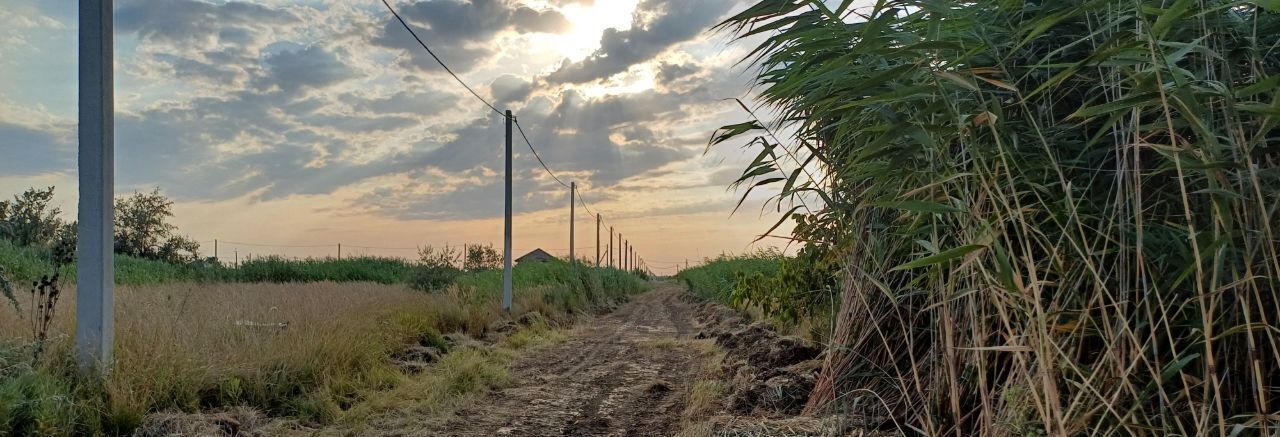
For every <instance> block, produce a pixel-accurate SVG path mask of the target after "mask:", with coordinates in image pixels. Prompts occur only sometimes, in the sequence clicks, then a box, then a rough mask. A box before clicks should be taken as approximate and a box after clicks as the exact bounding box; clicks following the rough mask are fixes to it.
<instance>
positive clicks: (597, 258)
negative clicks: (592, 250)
mask: <svg viewBox="0 0 1280 437" xmlns="http://www.w3.org/2000/svg"><path fill="white" fill-rule="evenodd" d="M596 267H600V213H596Z"/></svg>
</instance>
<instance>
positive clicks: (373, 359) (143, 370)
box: [0, 263, 646, 435]
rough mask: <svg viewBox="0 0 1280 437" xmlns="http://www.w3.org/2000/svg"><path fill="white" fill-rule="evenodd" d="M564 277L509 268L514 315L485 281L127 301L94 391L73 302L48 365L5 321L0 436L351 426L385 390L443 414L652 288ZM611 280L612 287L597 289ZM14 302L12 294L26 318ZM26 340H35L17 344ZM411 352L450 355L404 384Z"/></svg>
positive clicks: (0, 351) (156, 288)
mask: <svg viewBox="0 0 1280 437" xmlns="http://www.w3.org/2000/svg"><path fill="white" fill-rule="evenodd" d="M572 269H573V267H571V266H569V265H568V264H566V263H545V264H534V265H527V266H519V267H517V268H516V270H515V271H516V272H517V275H518V276H519V277H520V278H522V280H521V282H520V284H521V285H520V286H519V287H517V288H516V293H515V297H516V300H515V305H514V308H513V310H512V312H511V313H510V314H507V313H506V312H504V311H503V310H502V309H501V308H500V306H499V296H500V295H501V288H500V287H499V288H496V289H491V288H487V286H485V285H483V284H488V283H490V282H491V281H490V280H489V279H488V278H487V276H490V275H492V274H493V273H492V272H489V271H485V272H478V273H472V274H466V275H463V276H462V277H460V278H459V282H463V283H467V284H469V285H467V286H466V288H465V289H464V288H463V287H460V286H450V287H447V288H446V289H443V290H440V291H439V292H437V293H422V292H417V291H412V290H410V289H408V288H407V287H405V286H403V285H378V284H372V283H351V284H336V283H331V282H326V283H308V284H236V283H208V284H192V283H177V284H162V285H149V286H134V287H126V288H121V289H119V290H118V293H117V297H116V302H117V329H118V330H119V332H118V333H117V348H116V360H115V368H114V369H113V371H112V372H111V373H110V376H109V378H108V379H107V381H105V383H104V384H103V385H102V386H85V385H83V384H82V382H81V381H82V380H80V379H78V378H74V377H72V376H71V375H73V374H74V373H75V371H74V364H73V361H72V359H71V357H72V350H71V344H70V337H69V335H70V333H71V331H72V330H73V327H74V324H73V320H72V315H71V314H69V313H71V312H70V311H66V309H67V308H74V305H75V303H74V301H73V299H74V296H73V295H68V296H65V297H64V299H63V302H60V303H58V308H60V309H62V311H59V312H58V313H57V314H56V315H55V316H54V317H53V319H52V323H51V330H50V334H49V336H48V342H47V348H46V351H45V357H44V359H40V360H33V359H32V357H31V350H32V348H33V347H36V345H37V344H39V345H44V344H45V342H44V341H39V339H29V337H30V331H29V329H30V326H29V324H28V323H27V322H28V320H26V319H21V320H19V319H17V318H14V317H8V316H5V317H0V338H4V339H6V340H5V341H4V342H0V421H2V422H0V429H7V430H13V431H14V432H15V433H17V434H21V435H69V434H75V435H84V434H95V433H106V434H128V433H131V432H132V431H133V430H134V429H136V428H138V427H139V426H142V424H143V420H144V418H145V417H146V415H147V414H149V413H154V412H160V411H183V412H200V411H207V410H210V409H217V408H224V407H233V406H247V407H251V408H254V409H257V410H259V411H262V412H265V413H267V414H269V415H272V416H283V417H291V418H298V419H301V420H303V421H307V422H314V423H331V422H335V421H343V422H350V423H358V422H362V421H364V419H366V417H365V416H364V415H368V414H374V413H376V412H378V411H380V409H379V407H378V406H377V403H378V399H379V398H380V396H382V393H385V392H386V391H387V390H391V389H396V387H401V386H406V385H408V386H411V387H413V390H420V391H423V393H421V394H420V395H419V397H418V399H422V400H424V402H426V401H425V400H427V399H429V400H430V403H431V405H437V404H442V403H443V404H448V403H450V402H454V401H453V400H455V399H456V398H458V397H461V396H467V395H470V394H471V393H475V392H479V391H483V390H485V389H487V388H488V387H492V386H495V385H497V384H502V383H503V381H505V379H504V378H505V371H504V370H503V365H504V363H505V362H506V361H508V360H509V359H510V356H508V355H504V354H508V352H503V351H502V350H515V349H520V348H523V347H528V346H530V345H533V344H539V343H542V342H545V341H554V339H555V338H557V336H556V335H555V334H554V333H550V332H547V331H548V330H550V329H553V328H555V327H563V326H568V325H569V324H571V323H573V321H574V320H575V319H576V318H577V315H578V314H582V313H588V312H592V311H596V310H598V309H601V308H604V307H606V306H609V305H613V304H615V303H616V302H618V301H621V300H623V299H625V298H626V296H627V295H629V294H633V293H637V292H640V291H643V290H644V289H645V288H646V284H645V282H644V281H643V280H641V279H640V278H638V277H634V276H630V275H626V274H623V273H621V272H614V271H610V272H595V273H592V272H588V270H592V269H581V270H580V272H579V273H578V274H577V275H575V274H573V273H571V270H572ZM605 283H608V284H609V285H610V286H609V287H598V285H601V284H605ZM584 284H587V285H585V286H584ZM23 298H24V295H23V293H19V300H20V303H21V304H22V306H23V307H24V308H29V307H30V302H29V301H27V300H24V299H23ZM68 301H70V302H68ZM4 311H6V312H7V311H8V310H4ZM245 321H247V322H249V323H242V322H245ZM516 321H519V322H520V323H523V324H524V325H525V326H526V327H525V328H522V329H526V330H531V331H528V332H525V331H523V330H516V331H513V332H508V333H506V334H495V331H494V330H495V327H500V326H502V325H504V324H509V323H512V322H516ZM441 333H462V334H466V335H468V336H470V337H473V338H486V337H491V336H493V335H499V336H500V337H503V338H504V340H503V341H502V342H501V343H500V345H499V347H498V348H486V347H483V346H478V345H467V343H466V342H462V343H458V344H451V343H450V342H447V341H446V340H445V339H444V337H443V336H442V335H441ZM24 338H27V339H28V340H31V341H27V340H23V341H20V342H18V343H12V342H11V341H10V340H11V339H24ZM410 345H421V346H428V347H435V348H437V349H439V350H440V351H445V352H448V353H447V354H446V355H444V357H443V358H442V359H441V361H439V362H438V363H437V364H436V365H434V366H433V367H431V369H430V370H428V372H433V373H430V374H429V375H428V376H427V377H424V378H418V377H412V378H411V377H409V376H408V375H407V374H406V373H404V371H403V370H402V368H401V367H400V365H399V364H397V360H399V359H401V358H400V357H401V353H402V352H403V351H404V350H405V349H406V348H407V347H408V346H410ZM430 381H434V382H430ZM436 383H440V384H443V385H439V386H437V385H434V384H436ZM370 402H372V404H370ZM424 408H426V407H425V406H424ZM431 408H435V407H431Z"/></svg>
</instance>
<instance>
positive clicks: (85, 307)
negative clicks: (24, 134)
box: [75, 0, 115, 373]
mask: <svg viewBox="0 0 1280 437" xmlns="http://www.w3.org/2000/svg"><path fill="white" fill-rule="evenodd" d="M79 3H80V11H79V17H80V31H79V48H80V55H79V56H80V67H79V69H80V71H79V73H80V77H79V85H80V90H79V98H80V100H79V112H80V113H79V121H80V128H79V140H80V141H79V142H80V145H79V148H80V150H79V152H80V156H79V162H78V163H77V164H78V165H79V173H80V177H79V179H80V181H79V182H80V204H79V211H78V212H77V215H78V218H79V222H80V224H79V227H78V228H77V230H76V232H77V245H76V246H77V247H76V285H77V287H76V289H77V292H76V293H77V297H76V346H75V356H76V363H77V364H78V365H79V367H80V370H81V371H83V372H87V371H92V370H97V371H99V372H103V373H105V372H106V371H107V370H109V368H110V367H111V349H112V345H113V344H115V253H114V246H115V244H114V238H115V234H114V218H115V217H114V214H115V205H114V196H115V85H114V78H113V76H114V74H113V73H114V71H113V69H114V64H113V62H114V53H113V52H112V43H113V40H112V33H111V32H112V27H113V21H112V15H111V14H112V0H80V2H79Z"/></svg>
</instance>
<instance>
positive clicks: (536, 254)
mask: <svg viewBox="0 0 1280 437" xmlns="http://www.w3.org/2000/svg"><path fill="white" fill-rule="evenodd" d="M553 259H556V257H555V256H553V255H551V254H549V253H547V251H545V250H542V249H534V250H533V252H529V253H526V254H524V256H522V257H519V258H516V262H518V263H520V262H525V261H537V262H547V261H551V260H553Z"/></svg>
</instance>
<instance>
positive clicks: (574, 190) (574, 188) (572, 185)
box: [569, 182, 578, 266]
mask: <svg viewBox="0 0 1280 437" xmlns="http://www.w3.org/2000/svg"><path fill="white" fill-rule="evenodd" d="M577 195H578V183H577V182H569V265H574V266H576V265H578V258H577V257H576V256H575V255H574V253H573V244H574V241H573V236H574V232H573V225H574V222H575V221H576V220H575V219H574V214H575V213H576V212H577V208H574V207H573V201H574V200H577V198H575V197H574V196H577Z"/></svg>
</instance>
